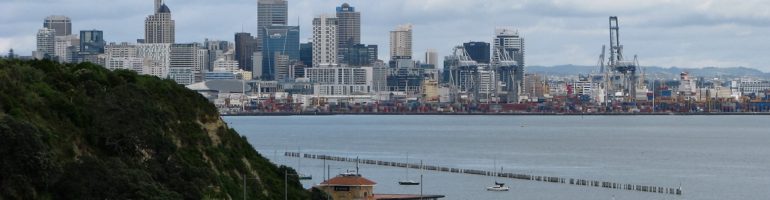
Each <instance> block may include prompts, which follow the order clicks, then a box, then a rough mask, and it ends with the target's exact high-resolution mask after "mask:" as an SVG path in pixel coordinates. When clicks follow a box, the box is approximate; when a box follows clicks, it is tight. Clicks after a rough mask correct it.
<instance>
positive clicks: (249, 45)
mask: <svg viewBox="0 0 770 200" xmlns="http://www.w3.org/2000/svg"><path fill="white" fill-rule="evenodd" d="M257 47H259V40H258V39H257V38H255V37H254V36H251V33H235V60H237V61H238V63H239V64H240V65H241V66H240V69H243V70H246V71H253V70H254V62H253V61H252V59H253V58H252V56H253V55H254V52H256V51H257Z"/></svg>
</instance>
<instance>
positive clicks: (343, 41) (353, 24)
mask: <svg viewBox="0 0 770 200" xmlns="http://www.w3.org/2000/svg"><path fill="white" fill-rule="evenodd" d="M359 43H361V12H356V9H355V7H351V6H350V5H349V4H347V3H344V4H342V6H340V7H337V56H340V57H341V60H342V61H344V60H347V59H345V55H346V52H347V48H349V47H350V46H352V45H356V44H359Z"/></svg>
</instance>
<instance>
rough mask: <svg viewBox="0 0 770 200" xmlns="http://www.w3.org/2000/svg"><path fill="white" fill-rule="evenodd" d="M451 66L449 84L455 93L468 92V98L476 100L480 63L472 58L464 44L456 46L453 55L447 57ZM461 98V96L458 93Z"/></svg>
mask: <svg viewBox="0 0 770 200" xmlns="http://www.w3.org/2000/svg"><path fill="white" fill-rule="evenodd" d="M447 62H448V64H449V65H450V68H449V82H450V83H449V85H450V86H451V88H452V91H453V93H455V94H461V93H464V94H467V95H468V99H471V100H472V101H475V99H476V98H477V96H478V90H477V89H476V87H477V85H478V84H479V83H478V76H479V68H478V63H477V62H476V61H474V60H473V59H471V57H470V55H469V54H468V52H467V51H465V48H464V47H463V46H456V47H455V48H454V49H453V50H452V56H448V57H447ZM457 98H458V99H459V98H460V96H459V95H458V96H457Z"/></svg>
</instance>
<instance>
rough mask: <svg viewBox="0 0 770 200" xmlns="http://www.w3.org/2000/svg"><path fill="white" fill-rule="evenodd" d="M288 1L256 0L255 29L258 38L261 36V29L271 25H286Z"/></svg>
mask: <svg viewBox="0 0 770 200" xmlns="http://www.w3.org/2000/svg"><path fill="white" fill-rule="evenodd" d="M288 21H289V3H288V2H287V1H286V0H258V1H257V30H259V32H260V33H259V34H258V36H259V38H263V37H264V35H262V34H263V33H262V30H263V29H264V28H266V27H268V26H272V25H284V26H286V25H288Z"/></svg>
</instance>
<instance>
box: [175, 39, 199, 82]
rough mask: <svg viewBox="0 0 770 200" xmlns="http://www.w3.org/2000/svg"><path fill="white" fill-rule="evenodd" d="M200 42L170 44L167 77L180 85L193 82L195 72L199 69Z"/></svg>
mask: <svg viewBox="0 0 770 200" xmlns="http://www.w3.org/2000/svg"><path fill="white" fill-rule="evenodd" d="M199 50H200V44H198V43H189V44H171V55H170V58H169V59H170V61H169V68H168V77H169V78H170V79H172V80H174V81H176V83H178V84H181V85H189V84H193V83H194V82H195V72H196V71H198V72H200V71H201V68H202V67H201V65H200V64H201V63H200V60H199V59H200V57H201V56H200V55H198V54H199V53H200V51H199Z"/></svg>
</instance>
